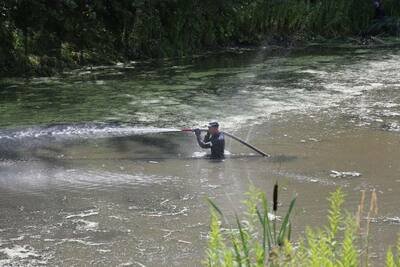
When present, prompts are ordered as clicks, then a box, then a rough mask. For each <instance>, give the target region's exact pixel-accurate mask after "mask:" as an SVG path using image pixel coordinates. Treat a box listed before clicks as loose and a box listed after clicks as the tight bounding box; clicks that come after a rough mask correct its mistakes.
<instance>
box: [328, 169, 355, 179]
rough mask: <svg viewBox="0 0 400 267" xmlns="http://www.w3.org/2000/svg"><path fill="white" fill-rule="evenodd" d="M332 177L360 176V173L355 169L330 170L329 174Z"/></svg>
mask: <svg viewBox="0 0 400 267" xmlns="http://www.w3.org/2000/svg"><path fill="white" fill-rule="evenodd" d="M329 176H331V177H333V178H346V177H360V176H361V173H359V172H355V171H335V170H331V174H330V175H329Z"/></svg>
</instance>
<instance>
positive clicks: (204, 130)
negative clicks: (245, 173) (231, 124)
mask: <svg viewBox="0 0 400 267" xmlns="http://www.w3.org/2000/svg"><path fill="white" fill-rule="evenodd" d="M200 131H202V132H207V131H208V130H207V129H200ZM182 132H193V129H182ZM221 132H222V133H223V134H225V135H226V136H229V137H230V138H232V139H235V140H236V141H238V142H239V143H241V144H243V145H245V146H247V147H248V148H250V149H252V150H254V151H256V152H257V153H259V154H260V155H262V156H264V157H267V158H268V157H270V155H269V154H267V153H265V152H263V151H261V150H260V149H258V148H256V147H255V146H253V145H250V144H249V143H247V142H246V141H244V140H243V139H240V138H239V137H237V136H234V135H233V134H230V133H227V132H223V131H221Z"/></svg>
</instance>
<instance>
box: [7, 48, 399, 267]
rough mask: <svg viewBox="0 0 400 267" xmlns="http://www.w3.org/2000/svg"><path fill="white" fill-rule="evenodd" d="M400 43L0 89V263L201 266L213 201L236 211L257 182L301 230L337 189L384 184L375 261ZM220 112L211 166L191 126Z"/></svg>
mask: <svg viewBox="0 0 400 267" xmlns="http://www.w3.org/2000/svg"><path fill="white" fill-rule="evenodd" d="M399 63H400V50H399V49H395V48H393V49H380V50H377V49H375V50H372V49H371V50H368V49H313V50H302V51H295V52H292V53H287V54H279V55H275V54H273V53H271V52H268V51H264V50H260V51H234V52H226V53H221V54H216V55H208V56H202V57H196V58H193V59H183V60H166V61H163V62H132V63H131V64H128V65H126V66H121V65H118V66H115V67H96V68H87V69H82V70H76V71H73V72H70V73H65V74H64V75H63V76H62V77H57V78H36V79H31V80H28V81H26V80H22V79H7V80H3V81H1V83H0V86H1V87H0V212H1V213H0V265H6V266H8V265H10V266H19V265H62V266H71V265H75V266H81V265H85V264H95V265H99V266H110V265H113V266H116V265H121V266H124V265H128V266H142V265H145V266H160V265H166V266H171V265H174V266H179V265H180V266H187V265H200V260H201V259H202V257H203V256H204V247H205V244H206V242H207V231H208V222H209V219H208V218H209V212H208V206H207V203H206V201H205V199H206V198H207V197H210V198H212V199H213V200H214V201H215V202H216V203H218V204H219V205H220V206H221V208H222V209H224V210H225V211H226V212H227V213H228V214H229V213H230V214H232V213H233V212H234V211H238V212H240V211H241V210H242V209H243V207H242V206H243V205H242V204H241V200H243V192H245V191H247V190H248V188H249V185H250V184H255V185H257V187H259V188H261V189H263V190H265V191H266V192H267V193H268V194H269V196H271V193H272V192H271V191H272V186H273V184H274V183H275V181H277V180H278V181H279V183H280V184H281V188H282V193H281V196H282V199H281V200H282V203H283V209H284V208H285V207H286V206H287V204H288V201H289V199H290V198H291V197H292V196H293V195H294V194H298V202H297V207H296V212H295V220H294V221H295V225H294V227H295V229H294V230H295V234H296V235H299V234H301V233H302V232H303V231H304V226H305V225H321V224H322V223H324V222H325V216H326V210H325V208H326V206H327V203H326V198H327V196H328V194H329V192H332V191H333V190H335V188H336V187H338V186H342V187H343V188H344V190H345V192H346V194H347V202H346V208H348V209H349V210H350V211H355V210H356V207H357V205H358V203H359V199H360V191H361V190H367V191H370V190H372V189H373V188H375V189H376V190H377V192H378V202H379V203H378V204H379V214H378V215H377V216H376V217H375V218H374V223H373V224H372V226H371V231H372V241H371V244H372V246H373V247H374V251H376V254H374V255H373V259H372V260H373V261H375V262H380V261H381V260H382V259H383V258H384V254H383V252H384V249H385V248H386V247H387V246H388V245H392V244H394V243H395V241H396V234H397V232H399V230H400V227H399V226H400V223H399V221H400V220H399V218H400V210H399V208H398V195H399V191H400V177H399V175H398V173H399V172H400V164H399V163H400V162H399V159H400V150H399V149H398V147H399V143H400V141H399V140H400V139H399V131H400V93H399V90H400V84H399V82H398V81H399V79H400V74H399V73H400V64H399ZM211 119H218V120H219V121H220V123H221V125H222V127H223V128H224V130H226V131H229V132H232V133H234V134H235V135H238V136H240V137H242V138H244V139H246V140H248V141H249V142H250V143H252V144H254V145H255V146H257V147H258V148H260V149H261V150H264V151H266V152H267V153H270V154H272V155H273V156H272V157H271V158H270V159H265V158H261V157H257V156H255V155H254V153H253V151H250V150H248V149H247V148H245V147H243V146H242V145H240V144H238V143H237V142H235V141H232V140H228V141H227V147H226V148H227V150H228V151H229V153H230V155H229V157H228V158H227V159H226V160H225V161H223V162H219V163H215V162H209V161H207V160H205V159H202V158H201V157H199V156H201V155H203V154H204V153H203V151H201V149H199V148H198V147H197V145H196V143H195V140H194V137H193V134H191V133H181V132H177V131H176V130H177V129H179V128H181V127H192V126H198V125H200V126H201V125H203V124H205V123H206V122H207V121H208V120H211Z"/></svg>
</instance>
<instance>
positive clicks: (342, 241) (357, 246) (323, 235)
mask: <svg viewBox="0 0 400 267" xmlns="http://www.w3.org/2000/svg"><path fill="white" fill-rule="evenodd" d="M344 198H345V196H344V193H343V191H342V190H341V189H340V188H338V189H337V190H336V191H335V192H333V193H331V195H330V197H329V198H328V200H329V203H330V207H329V209H328V216H327V219H328V223H327V225H326V226H324V227H321V228H311V227H308V228H307V230H306V233H305V235H304V236H303V237H301V238H300V240H299V241H298V242H296V243H294V242H292V241H291V220H290V219H291V214H292V212H293V208H294V205H295V202H296V198H293V199H292V201H291V202H290V205H289V208H288V210H287V211H286V213H285V215H284V216H283V219H282V220H281V221H278V218H279V217H277V210H278V186H277V185H275V186H274V193H273V203H272V209H270V208H269V206H268V201H267V200H266V199H267V198H266V195H265V193H263V192H260V191H258V190H256V189H255V188H254V187H252V188H250V191H249V193H247V199H246V200H245V201H244V204H245V205H246V207H247V209H246V212H245V219H242V220H240V219H239V216H238V215H235V223H234V224H233V225H234V226H231V225H230V224H229V221H228V219H227V218H226V217H225V216H224V214H223V213H222V211H221V209H220V208H219V207H218V206H217V205H216V204H215V203H214V202H213V201H211V200H209V202H210V205H211V207H212V209H211V224H210V235H209V236H210V238H209V243H208V248H207V256H206V259H205V261H204V264H205V265H206V266H226V267H230V266H307V267H308V266H316V267H317V266H318V267H319V266H338V267H340V266H343V267H344V266H346V267H347V266H361V265H363V266H368V265H369V262H368V259H369V250H368V236H369V224H370V222H371V216H372V215H373V214H376V212H377V204H376V203H377V200H376V193H375V192H374V191H373V192H372V195H371V202H370V207H369V211H367V217H366V218H367V219H366V220H365V223H364V224H365V225H362V223H361V221H362V218H363V213H364V211H363V210H364V202H365V192H363V194H362V198H361V203H360V205H359V209H358V212H357V214H356V216H354V215H351V214H350V213H348V212H346V211H343V203H344ZM221 219H223V220H224V224H222V223H221ZM223 225H224V226H225V225H227V227H226V228H224V227H223ZM396 250H397V252H396V253H393V252H392V249H391V248H389V250H388V251H387V256H386V266H388V267H400V237H399V241H398V244H397V248H396ZM364 257H365V258H364Z"/></svg>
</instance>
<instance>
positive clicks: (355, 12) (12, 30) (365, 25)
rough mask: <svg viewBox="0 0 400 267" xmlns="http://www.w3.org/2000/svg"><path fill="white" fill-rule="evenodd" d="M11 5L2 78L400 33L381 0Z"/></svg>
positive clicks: (26, 1)
mask: <svg viewBox="0 0 400 267" xmlns="http://www.w3.org/2000/svg"><path fill="white" fill-rule="evenodd" d="M381 2H383V7H384V11H385V14H386V16H385V17H381V18H379V19H377V18H376V14H375V11H374V6H373V4H372V1H365V0H338V1H331V0H314V1H310V0H217V1H215V0H204V1H203V0H202V1H198V0H171V1H160V0H122V1H111V0H94V1H78V0H62V1H48V0H9V1H2V3H1V4H0V40H1V42H0V76H1V75H3V76H4V75H16V74H21V73H27V74H45V75H51V74H53V73H54V72H55V71H59V70H61V69H63V68H66V67H73V66H77V65H85V64H100V63H101V64H104V63H111V62H115V61H129V60H133V59H136V58H156V57H176V56H177V57H179V56H184V55H190V54H193V53H197V52H201V51H204V50H208V49H215V48H218V47H226V46H241V45H252V46H257V45H260V44H265V43H266V44H278V45H285V46H290V45H295V44H296V43H297V42H303V41H307V40H325V39H329V38H339V37H346V36H364V37H365V36H368V35H377V34H387V35H399V31H400V19H399V18H400V5H399V4H398V1H397V0H383V1H381Z"/></svg>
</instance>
